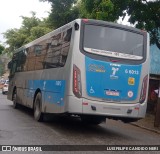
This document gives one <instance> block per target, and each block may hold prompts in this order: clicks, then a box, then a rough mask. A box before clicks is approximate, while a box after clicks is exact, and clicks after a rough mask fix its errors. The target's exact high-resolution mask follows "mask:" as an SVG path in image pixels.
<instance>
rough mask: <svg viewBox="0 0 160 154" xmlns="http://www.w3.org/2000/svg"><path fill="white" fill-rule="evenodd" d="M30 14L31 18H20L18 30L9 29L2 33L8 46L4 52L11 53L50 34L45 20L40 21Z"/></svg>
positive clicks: (33, 14)
mask: <svg viewBox="0 0 160 154" xmlns="http://www.w3.org/2000/svg"><path fill="white" fill-rule="evenodd" d="M35 15H36V14H35V13H34V12H32V17H24V16H22V19H23V21H22V26H21V27H20V28H19V29H9V30H7V31H6V32H5V33H4V37H5V38H6V44H8V45H9V47H8V48H6V49H5V51H6V52H9V53H10V52H13V51H14V50H15V49H17V48H19V47H21V46H23V45H25V44H27V43H29V42H31V41H33V40H35V39H37V38H39V37H41V36H43V35H45V34H46V33H48V32H50V31H51V29H50V28H48V25H47V19H43V20H42V21H41V20H40V19H39V18H37V17H36V16H35Z"/></svg>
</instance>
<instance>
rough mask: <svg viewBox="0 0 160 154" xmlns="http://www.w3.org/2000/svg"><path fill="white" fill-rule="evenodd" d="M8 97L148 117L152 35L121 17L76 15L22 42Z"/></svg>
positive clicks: (85, 117) (98, 118) (75, 110)
mask: <svg viewBox="0 0 160 154" xmlns="http://www.w3.org/2000/svg"><path fill="white" fill-rule="evenodd" d="M9 68H10V84H9V92H8V99H9V100H12V101H13V104H14V107H15V108H17V106H18V105H19V104H21V105H24V106H27V107H29V108H32V109H33V110H34V118H35V119H36V120H37V121H42V120H43V117H44V116H45V114H47V113H54V114H59V115H61V114H66V115H76V116H77V115H78V116H79V117H81V119H82V121H84V122H87V123H93V124H98V123H100V122H102V121H103V120H105V119H106V118H112V119H116V120H122V121H124V122H132V121H136V120H138V119H140V118H143V117H145V113H146V106H147V93H148V80H149V35H148V33H147V32H145V31H143V30H138V29H136V28H133V27H128V26H124V25H119V24H115V23H110V22H105V21H99V20H91V19H76V20H74V21H72V22H70V23H68V24H66V25H64V26H62V27H60V28H58V29H56V30H54V31H52V32H50V33H48V34H46V35H45V36H42V37H41V38H38V39H36V40H34V41H33V42H31V43H29V44H27V45H24V46H23V47H21V48H19V49H18V50H17V51H16V52H15V53H14V55H13V58H12V61H11V62H10V63H9Z"/></svg>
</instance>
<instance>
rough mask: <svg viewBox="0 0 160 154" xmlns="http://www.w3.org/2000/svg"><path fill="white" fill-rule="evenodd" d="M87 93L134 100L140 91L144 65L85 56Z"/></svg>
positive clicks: (110, 98) (120, 99) (118, 99)
mask: <svg viewBox="0 0 160 154" xmlns="http://www.w3.org/2000/svg"><path fill="white" fill-rule="evenodd" d="M85 65H86V87H87V94H88V96H91V97H97V98H102V99H107V100H116V101H133V100H135V99H136V98H137V95H138V92H139V82H140V75H141V69H142V65H128V64H118V63H112V62H104V61H99V60H95V59H91V58H89V57H87V56H86V57H85Z"/></svg>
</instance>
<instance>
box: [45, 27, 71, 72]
mask: <svg viewBox="0 0 160 154" xmlns="http://www.w3.org/2000/svg"><path fill="white" fill-rule="evenodd" d="M71 34H72V28H70V29H68V30H66V31H64V32H62V33H59V34H57V35H55V36H53V37H52V38H51V39H49V40H48V45H47V46H48V48H47V55H46V57H45V60H44V68H46V69H47V68H56V67H63V66H64V65H65V63H66V60H67V56H68V52H69V48H70V41H71Z"/></svg>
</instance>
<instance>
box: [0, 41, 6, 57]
mask: <svg viewBox="0 0 160 154" xmlns="http://www.w3.org/2000/svg"><path fill="white" fill-rule="evenodd" d="M4 49H5V48H4V46H2V45H1V44H0V55H1V54H2V52H3V51H4Z"/></svg>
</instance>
